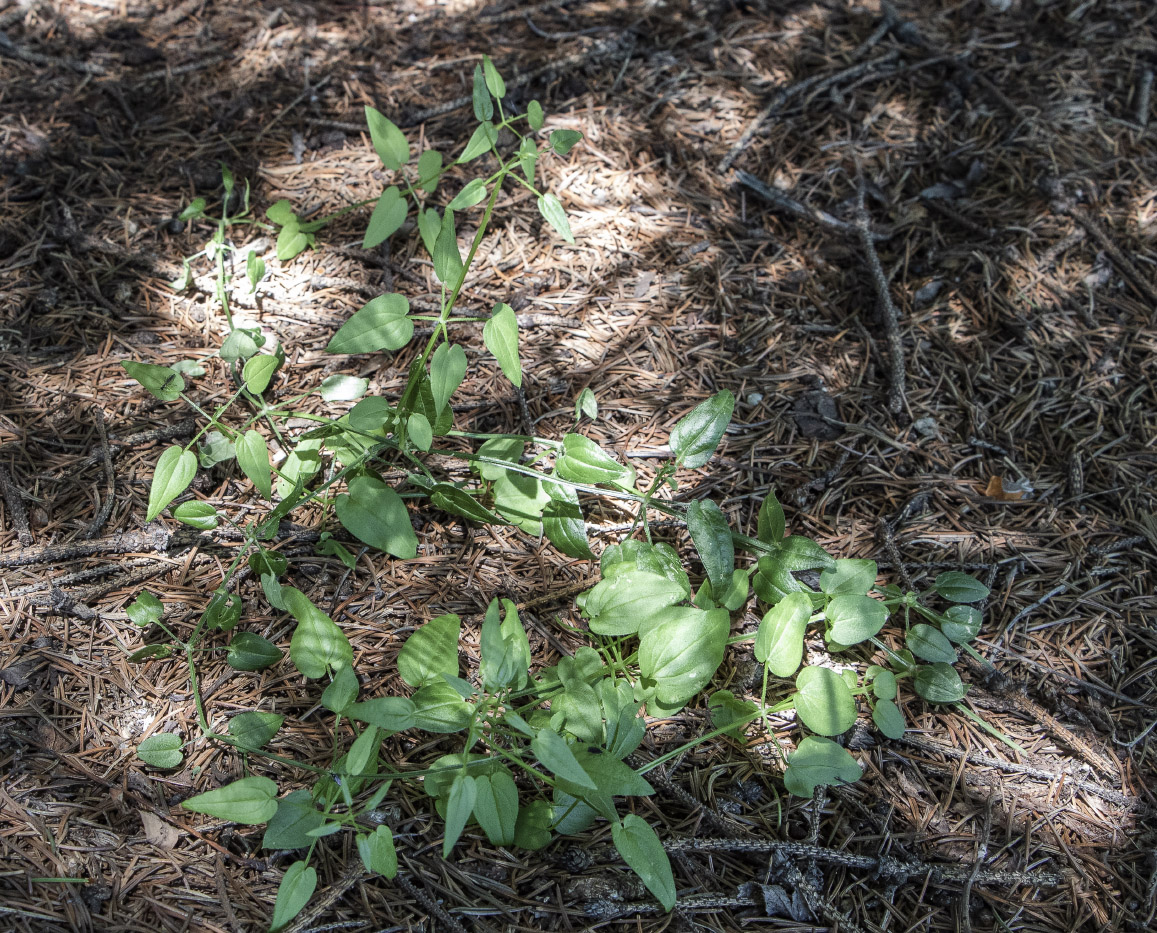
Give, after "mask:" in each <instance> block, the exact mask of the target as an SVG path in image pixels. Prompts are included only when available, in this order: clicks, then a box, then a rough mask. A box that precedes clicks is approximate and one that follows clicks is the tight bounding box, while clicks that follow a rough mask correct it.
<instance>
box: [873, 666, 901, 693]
mask: <svg viewBox="0 0 1157 933" xmlns="http://www.w3.org/2000/svg"><path fill="white" fill-rule="evenodd" d="M872 693H874V694H875V695H876V696H877V697H878V698H879V699H881V700H893V699H895V698H896V675H895V674H893V673H892V672H891V671H885V670H880V671H879V672H878V673H877V674H876V676H875V677H874V678H873V679H872Z"/></svg>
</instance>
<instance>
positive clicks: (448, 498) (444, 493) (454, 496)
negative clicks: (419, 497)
mask: <svg viewBox="0 0 1157 933" xmlns="http://www.w3.org/2000/svg"><path fill="white" fill-rule="evenodd" d="M430 502H431V503H432V504H433V505H434V507H435V508H439V509H441V510H442V511H444V512H449V513H450V514H451V515H457V516H459V517H461V518H467V519H470V520H471V521H476V522H484V523H493V524H495V525H505V524H506V522H505V521H503V520H502V519H501V518H499V517H498V516H497V515H495V514H494V513H493V512H491V511H490V509H488V508H486V507H485V506H484V505H482V503H480V502H479V501H478V500H477V499H475V498H474V496H472V495H470V494H469V493H468V492H466V491H465V490H464V489H459V488H458V487H457V486H453V485H451V484H450V483H435V484H434V488H433V489H431V490H430Z"/></svg>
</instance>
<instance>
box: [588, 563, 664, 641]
mask: <svg viewBox="0 0 1157 933" xmlns="http://www.w3.org/2000/svg"><path fill="white" fill-rule="evenodd" d="M686 595H687V594H686V593H685V592H684V591H683V588H682V587H681V586H680V585H679V584H678V583H677V582H675V581H672V580H669V579H668V578H667V577H664V576H660V575H659V574H657V573H653V572H651V571H647V570H631V571H628V572H626V573H622V574H618V575H616V576H615V577H613V578H611V579H603V580H600V581H599V582H598V583H597V584H596V585H595V587H594V588H593V589H592V590H590V591H589V592H588V593H587V594H586V600H585V602H584V605H583V613H584V614H585V615H586V616H587V617H588V618H589V619H590V629H591V631H592V632H594V633H595V634H597V635H633V634H634V633H635V632H637V631H639V628H640V626H646V625H647V624H648V623H649V622H651V621H652V620H661V619H663V618H664V614H665V611H666V610H667V609H668V608H669V607H671V606H674V605H675V604H676V603H678V602H681V601H682V600H683V599H684V598H685V597H686Z"/></svg>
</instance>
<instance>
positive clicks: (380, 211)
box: [362, 185, 410, 249]
mask: <svg viewBox="0 0 1157 933" xmlns="http://www.w3.org/2000/svg"><path fill="white" fill-rule="evenodd" d="M409 209H410V205H409V204H408V203H407V201H406V199H405V197H403V195H402V192H401V191H399V190H398V186H397V185H390V187H388V188H387V189H386V190H385V191H383V192H382V195H381V197H380V198H378V203H377V204H375V205H374V212H373V213H372V214H370V222H369V223H368V224H367V225H366V235H365V237H363V238H362V249H373V248H374V247H375V246H378V245H380V244H382V243H384V242H385V241H386V240H387V239H389V238H390V237H391V236H393V235H394V234H395V233H397V231H398V229H399V228H400V227H401V226H402V224H404V223H405V222H406V214H407V213H408V212H409Z"/></svg>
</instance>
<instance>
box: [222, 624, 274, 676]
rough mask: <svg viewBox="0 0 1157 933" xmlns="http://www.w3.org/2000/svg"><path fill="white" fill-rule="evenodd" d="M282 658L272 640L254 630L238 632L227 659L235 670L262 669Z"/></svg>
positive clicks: (226, 656) (230, 646)
mask: <svg viewBox="0 0 1157 933" xmlns="http://www.w3.org/2000/svg"><path fill="white" fill-rule="evenodd" d="M280 660H281V651H280V650H279V649H278V648H277V646H276V645H274V644H273V643H272V642H270V641H267V640H266V639H264V638H262V637H261V636H260V635H254V634H253V633H252V632H238V633H237V634H236V635H234V636H233V641H232V642H230V643H229V651H228V652H227V653H226V655H225V661H226V663H228V665H229V666H230V667H231V668H233V670H235V671H262V670H265V668H267V667H269V666H270V665H272V664H276V663H277V662H278V661H280Z"/></svg>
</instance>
